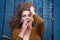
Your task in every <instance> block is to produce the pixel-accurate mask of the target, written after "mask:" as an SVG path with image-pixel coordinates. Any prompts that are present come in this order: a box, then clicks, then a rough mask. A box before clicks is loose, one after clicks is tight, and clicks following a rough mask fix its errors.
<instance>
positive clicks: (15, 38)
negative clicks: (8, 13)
mask: <svg viewBox="0 0 60 40" xmlns="http://www.w3.org/2000/svg"><path fill="white" fill-rule="evenodd" d="M17 9H18V13H17V16H16V17H15V18H14V19H12V20H11V22H10V25H11V26H12V27H13V28H14V30H13V32H12V40H43V34H44V21H43V19H42V18H41V17H39V16H38V14H36V12H35V7H34V6H33V5H32V4H31V3H21V4H20V5H19V6H18V8H17ZM33 24H36V25H37V27H36V28H35V27H33Z"/></svg>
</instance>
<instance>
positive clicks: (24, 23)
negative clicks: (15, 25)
mask: <svg viewBox="0 0 60 40" xmlns="http://www.w3.org/2000/svg"><path fill="white" fill-rule="evenodd" d="M26 29H27V20H25V21H24V22H23V24H22V27H21V32H20V34H19V37H21V38H23V36H24V33H25V31H26Z"/></svg>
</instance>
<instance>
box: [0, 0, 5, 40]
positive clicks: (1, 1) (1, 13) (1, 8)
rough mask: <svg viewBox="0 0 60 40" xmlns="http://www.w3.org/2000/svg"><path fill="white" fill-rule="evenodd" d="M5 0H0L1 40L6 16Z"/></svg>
mask: <svg viewBox="0 0 60 40" xmlns="http://www.w3.org/2000/svg"><path fill="white" fill-rule="evenodd" d="M4 3H5V1H4V0H0V40H1V36H2V30H3V29H2V28H3V16H4Z"/></svg>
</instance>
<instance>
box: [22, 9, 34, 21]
mask: <svg viewBox="0 0 60 40" xmlns="http://www.w3.org/2000/svg"><path fill="white" fill-rule="evenodd" d="M25 20H27V21H30V20H33V16H32V14H31V13H30V11H28V10H26V11H23V12H22V17H21V22H24V21H25Z"/></svg>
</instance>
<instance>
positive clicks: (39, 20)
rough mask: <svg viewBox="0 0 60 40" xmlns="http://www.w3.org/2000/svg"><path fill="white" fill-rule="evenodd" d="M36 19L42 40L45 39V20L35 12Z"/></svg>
mask: <svg viewBox="0 0 60 40" xmlns="http://www.w3.org/2000/svg"><path fill="white" fill-rule="evenodd" d="M33 17H34V21H35V22H36V23H37V32H38V34H39V35H40V37H41V40H43V35H44V20H43V19H42V18H41V17H39V16H38V15H37V14H34V16H33Z"/></svg>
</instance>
